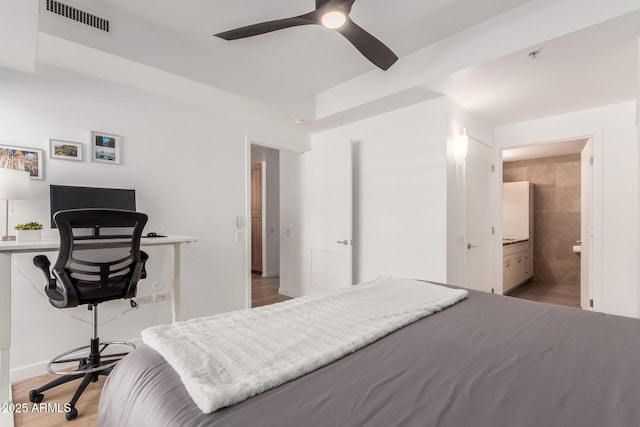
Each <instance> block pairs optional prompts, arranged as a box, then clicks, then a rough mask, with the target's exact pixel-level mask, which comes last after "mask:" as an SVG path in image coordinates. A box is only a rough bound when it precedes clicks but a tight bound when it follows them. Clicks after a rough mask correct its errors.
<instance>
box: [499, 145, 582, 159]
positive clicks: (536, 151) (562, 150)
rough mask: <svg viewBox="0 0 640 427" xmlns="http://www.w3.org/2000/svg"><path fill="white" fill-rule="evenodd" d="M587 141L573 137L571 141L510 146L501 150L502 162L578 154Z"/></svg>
mask: <svg viewBox="0 0 640 427" xmlns="http://www.w3.org/2000/svg"><path fill="white" fill-rule="evenodd" d="M586 143H587V140H586V139H574V140H571V141H561V142H552V143H547V144H536V145H528V146H526V147H518V148H510V149H508V150H503V151H502V160H503V161H504V162H515V161H518V160H530V159H541V158H545V157H556V156H565V155H568V154H578V153H580V152H581V151H582V149H583V148H584V145H585V144H586Z"/></svg>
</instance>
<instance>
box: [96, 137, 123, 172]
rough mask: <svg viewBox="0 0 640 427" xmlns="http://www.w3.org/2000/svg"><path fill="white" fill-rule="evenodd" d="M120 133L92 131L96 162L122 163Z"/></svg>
mask: <svg viewBox="0 0 640 427" xmlns="http://www.w3.org/2000/svg"><path fill="white" fill-rule="evenodd" d="M120 138H121V137H120V135H113V134H110V133H105V132H91V146H92V147H93V157H92V158H91V160H92V161H94V162H100V163H111V164H114V165H119V164H120Z"/></svg>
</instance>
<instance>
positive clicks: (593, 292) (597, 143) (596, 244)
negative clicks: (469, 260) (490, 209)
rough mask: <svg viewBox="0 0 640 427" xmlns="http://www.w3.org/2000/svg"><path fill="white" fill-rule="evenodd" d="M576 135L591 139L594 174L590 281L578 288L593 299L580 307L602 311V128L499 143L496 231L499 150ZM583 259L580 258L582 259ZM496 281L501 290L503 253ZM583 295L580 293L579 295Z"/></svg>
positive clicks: (498, 210)
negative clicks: (512, 143)
mask: <svg viewBox="0 0 640 427" xmlns="http://www.w3.org/2000/svg"><path fill="white" fill-rule="evenodd" d="M576 139H587V140H589V139H590V140H591V141H592V143H593V176H592V189H591V190H592V195H593V201H592V202H593V203H592V207H591V208H592V226H593V229H592V233H593V239H592V242H593V246H592V247H590V248H589V249H590V251H591V254H590V256H589V257H588V258H589V259H588V262H589V264H590V265H589V271H590V274H589V283H587V284H583V283H580V292H581V293H582V292H583V291H585V290H587V291H588V292H589V295H588V298H587V299H586V300H587V301H589V300H592V301H593V306H592V307H582V308H583V309H585V310H593V311H602V230H603V228H602V215H603V214H602V197H603V184H602V180H603V172H602V171H603V169H602V158H603V157H602V154H603V148H602V134H601V132H593V133H590V134H583V135H578V136H575V137H564V138H559V139H550V140H545V141H537V142H529V143H523V144H518V145H509V146H500V147H495V148H496V162H495V163H496V168H497V171H496V172H497V173H496V174H495V175H496V176H495V179H496V180H495V188H494V191H495V194H496V205H495V209H496V218H497V219H496V235H498V236H502V180H503V167H504V166H503V163H504V162H503V158H502V152H503V151H504V150H510V149H513V148H521V147H530V146H534V145H544V144H553V143H558V142H564V141H571V140H576ZM494 252H495V254H496V255H500V254H501V253H502V239H496V247H495V251H494ZM581 262H582V260H581ZM494 268H495V271H496V274H495V275H494V277H496V282H497V284H499V285H500V293H501V294H502V283H503V277H502V256H496V262H495V263H494ZM581 299H582V295H581Z"/></svg>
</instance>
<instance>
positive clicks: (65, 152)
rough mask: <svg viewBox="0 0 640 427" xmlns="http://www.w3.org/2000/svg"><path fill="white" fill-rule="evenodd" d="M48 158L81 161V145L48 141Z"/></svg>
mask: <svg viewBox="0 0 640 427" xmlns="http://www.w3.org/2000/svg"><path fill="white" fill-rule="evenodd" d="M49 157H51V158H52V159H63V160H76V161H82V143H80V142H71V141H61V140H59V139H50V140H49Z"/></svg>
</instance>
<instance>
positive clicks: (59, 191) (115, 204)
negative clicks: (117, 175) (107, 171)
mask: <svg viewBox="0 0 640 427" xmlns="http://www.w3.org/2000/svg"><path fill="white" fill-rule="evenodd" d="M49 197H50V200H51V228H56V223H55V222H54V221H53V216H54V215H55V213H56V212H58V211H63V210H67V209H82V208H109V209H124V210H128V211H135V210H136V191H135V190H126V189H120V188H96V187H72V186H68V185H51V186H49Z"/></svg>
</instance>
